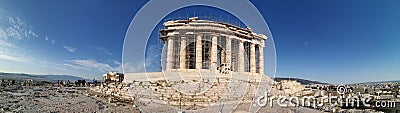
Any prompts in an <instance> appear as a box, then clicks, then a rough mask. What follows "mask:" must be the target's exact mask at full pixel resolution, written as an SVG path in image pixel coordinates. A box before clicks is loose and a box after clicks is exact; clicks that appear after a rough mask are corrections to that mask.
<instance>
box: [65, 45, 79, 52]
mask: <svg viewBox="0 0 400 113" xmlns="http://www.w3.org/2000/svg"><path fill="white" fill-rule="evenodd" d="M64 48H65V49H67V51H68V52H71V53H73V52H75V51H76V50H77V48H74V47H70V46H64Z"/></svg>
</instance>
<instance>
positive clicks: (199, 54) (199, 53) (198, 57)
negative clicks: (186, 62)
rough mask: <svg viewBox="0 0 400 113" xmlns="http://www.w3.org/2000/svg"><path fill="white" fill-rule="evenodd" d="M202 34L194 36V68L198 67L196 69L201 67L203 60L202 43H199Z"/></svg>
mask: <svg viewBox="0 0 400 113" xmlns="http://www.w3.org/2000/svg"><path fill="white" fill-rule="evenodd" d="M202 37H203V36H202V35H197V37H196V69H198V70H201V69H202V65H203V62H202V60H203V59H202V49H203V48H202V47H203V46H202V43H201V40H202Z"/></svg>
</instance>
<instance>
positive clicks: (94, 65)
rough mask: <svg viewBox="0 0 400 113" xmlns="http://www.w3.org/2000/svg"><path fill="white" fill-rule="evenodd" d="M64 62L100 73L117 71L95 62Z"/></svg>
mask: <svg viewBox="0 0 400 113" xmlns="http://www.w3.org/2000/svg"><path fill="white" fill-rule="evenodd" d="M66 62H69V63H71V64H72V65H74V66H75V67H77V68H87V69H97V70H100V71H102V72H108V71H119V70H114V69H115V68H113V67H111V66H110V65H108V64H105V63H100V62H97V61H95V60H67V61H66Z"/></svg>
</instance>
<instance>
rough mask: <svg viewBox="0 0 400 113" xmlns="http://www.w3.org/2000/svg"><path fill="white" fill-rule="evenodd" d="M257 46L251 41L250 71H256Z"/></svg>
mask: <svg viewBox="0 0 400 113" xmlns="http://www.w3.org/2000/svg"><path fill="white" fill-rule="evenodd" d="M256 70H257V67H256V48H255V44H254V43H250V72H251V73H256Z"/></svg>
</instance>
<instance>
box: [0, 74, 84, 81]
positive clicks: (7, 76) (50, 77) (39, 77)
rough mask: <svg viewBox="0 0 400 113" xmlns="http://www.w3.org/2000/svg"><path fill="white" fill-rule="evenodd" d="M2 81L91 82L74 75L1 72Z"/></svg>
mask: <svg viewBox="0 0 400 113" xmlns="http://www.w3.org/2000/svg"><path fill="white" fill-rule="evenodd" d="M0 79H9V80H27V79H32V80H36V81H49V82H57V81H58V80H70V81H71V82H74V81H77V80H86V81H89V79H85V78H82V77H77V76H73V75H34V74H24V73H3V72H0ZM90 81H91V80H90Z"/></svg>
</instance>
